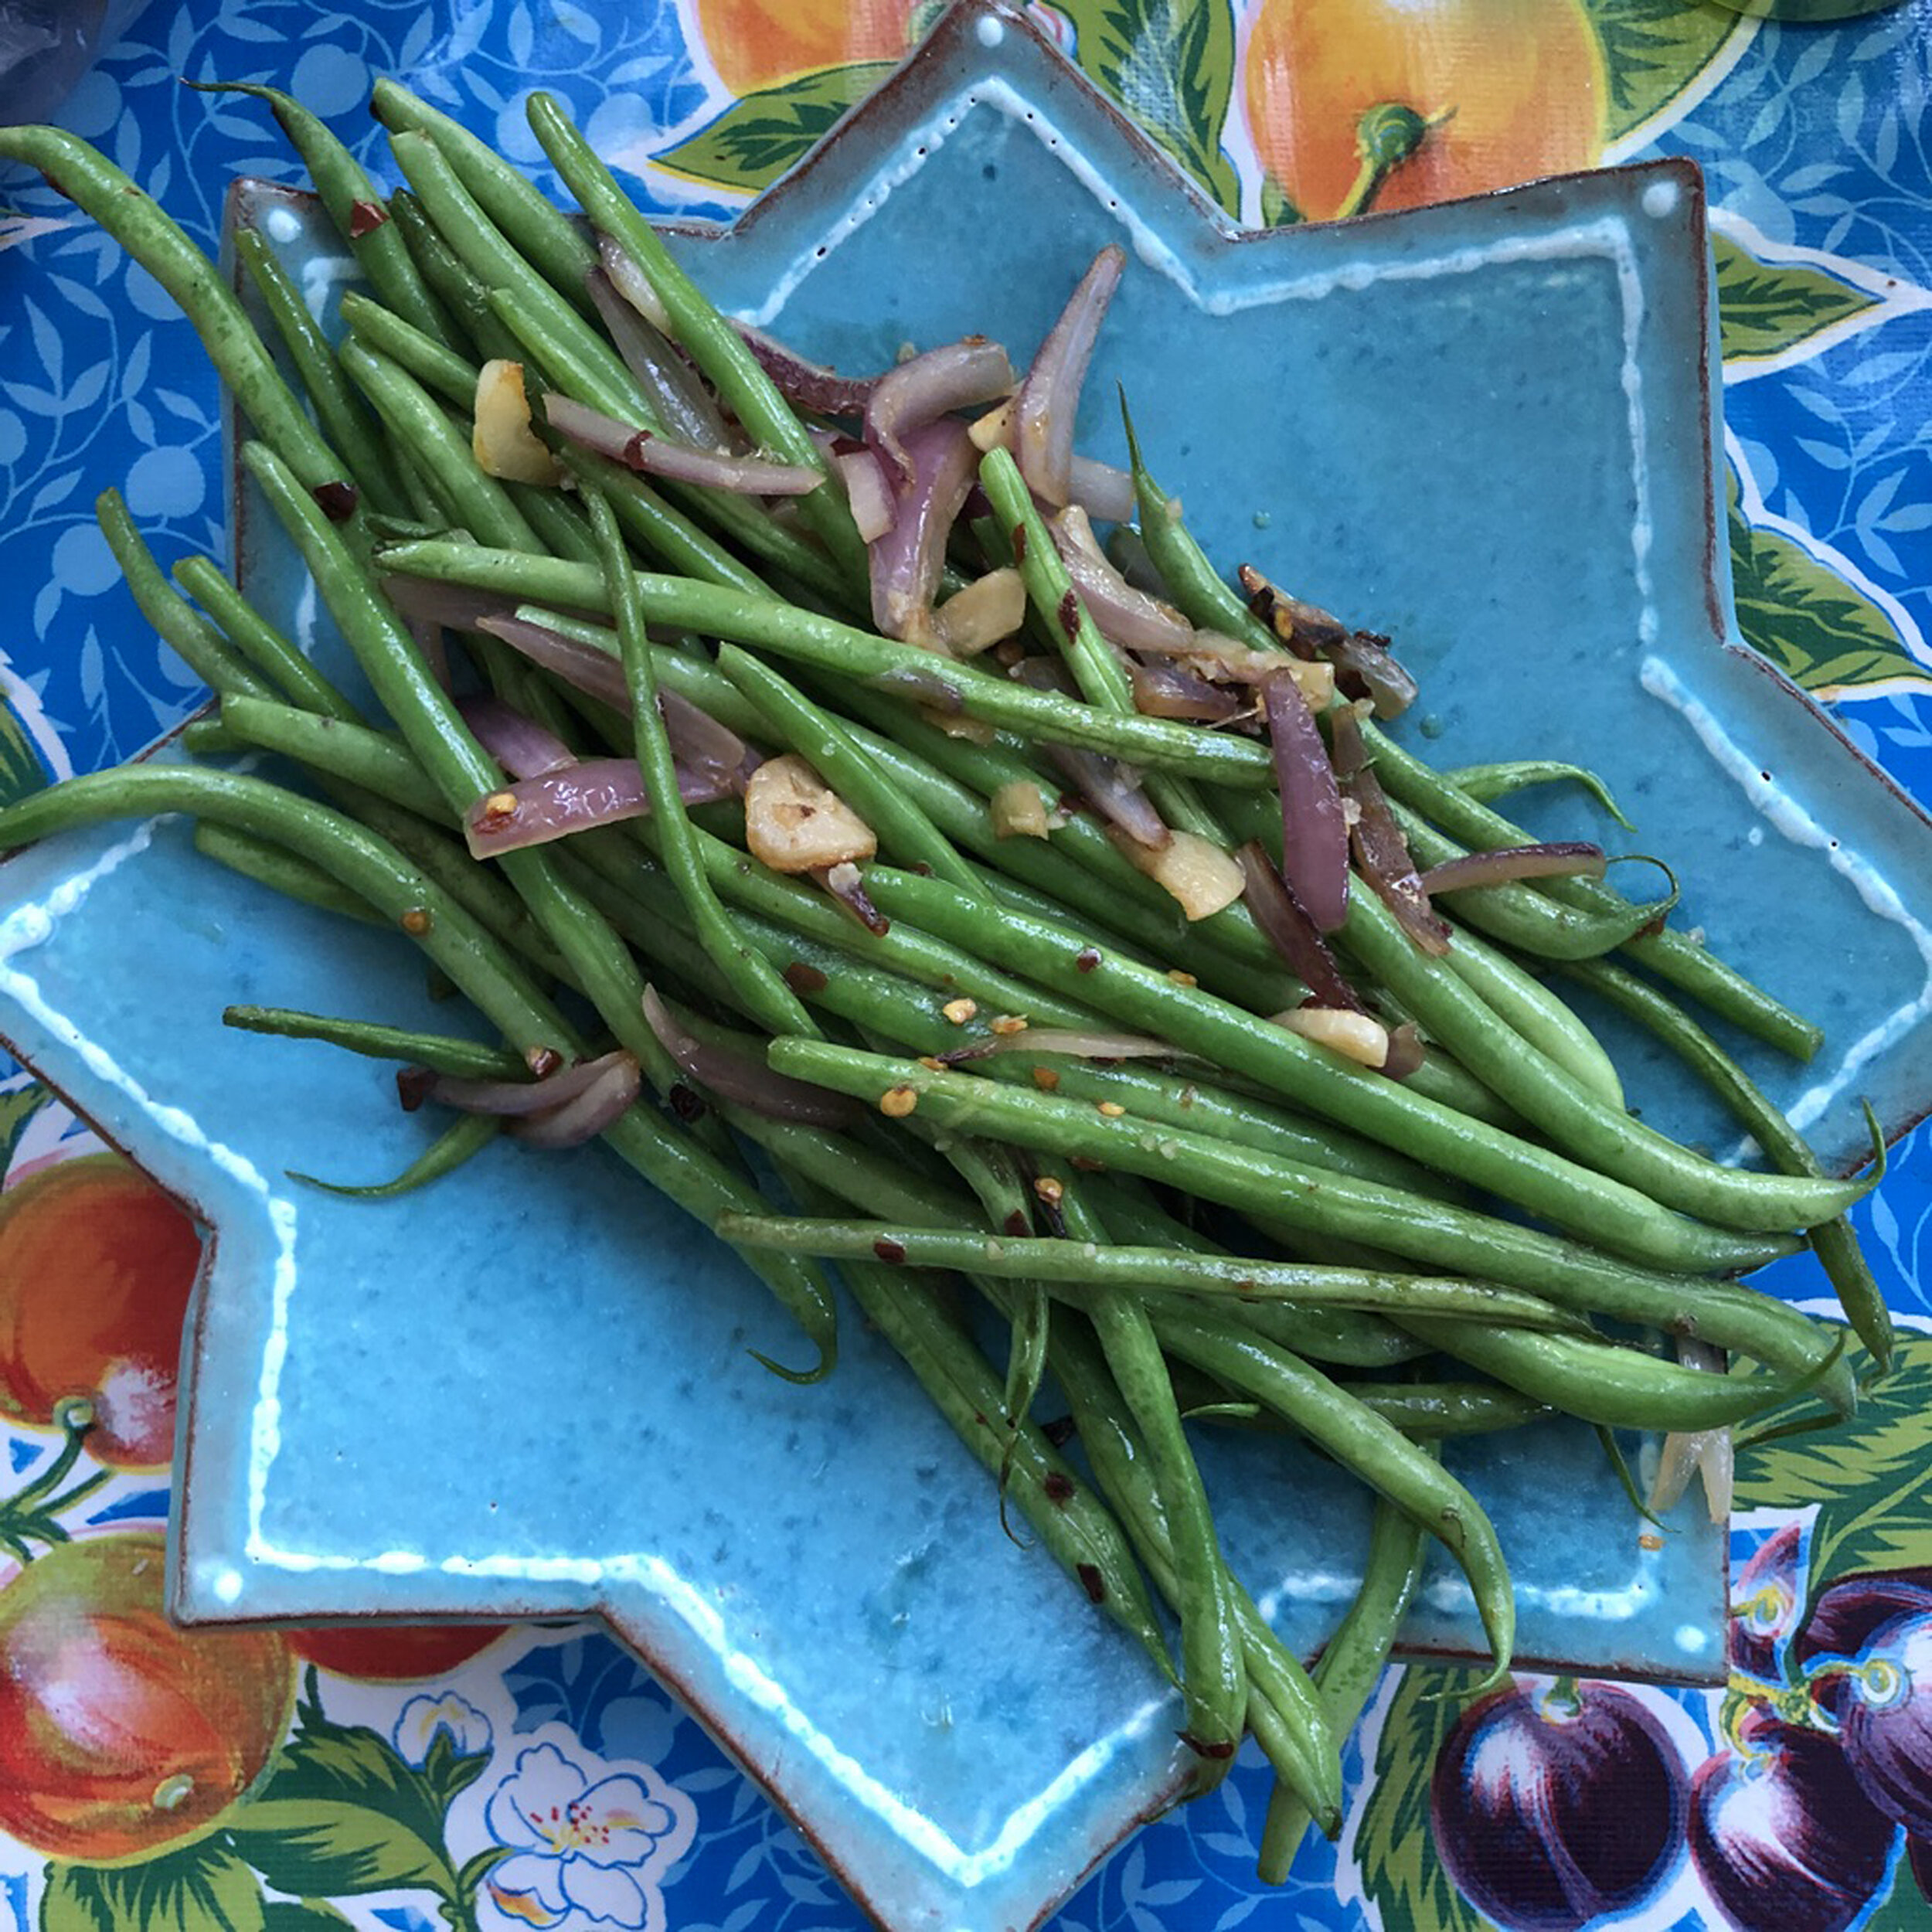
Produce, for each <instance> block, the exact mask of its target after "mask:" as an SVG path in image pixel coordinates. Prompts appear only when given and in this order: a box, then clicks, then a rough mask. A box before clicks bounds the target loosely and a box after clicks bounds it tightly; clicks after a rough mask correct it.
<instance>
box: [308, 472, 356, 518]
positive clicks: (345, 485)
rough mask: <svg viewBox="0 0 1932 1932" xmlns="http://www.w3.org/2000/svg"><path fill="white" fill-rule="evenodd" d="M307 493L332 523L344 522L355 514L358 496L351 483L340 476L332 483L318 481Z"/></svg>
mask: <svg viewBox="0 0 1932 1932" xmlns="http://www.w3.org/2000/svg"><path fill="white" fill-rule="evenodd" d="M309 495H311V496H312V497H314V498H315V501H316V502H318V504H320V505H321V511H322V514H323V515H325V517H327V518H328V520H329V522H332V523H346V522H348V521H349V519H350V518H351V517H352V516H353V515H355V505H356V503H357V501H358V498H357V495H356V491H355V485H354V484H353V483H349V482H344V481H342V480H341V479H340V478H338V479H337V481H335V482H333V483H318V484H317V485H315V488H314V489H312V490H311V491H310V492H309Z"/></svg>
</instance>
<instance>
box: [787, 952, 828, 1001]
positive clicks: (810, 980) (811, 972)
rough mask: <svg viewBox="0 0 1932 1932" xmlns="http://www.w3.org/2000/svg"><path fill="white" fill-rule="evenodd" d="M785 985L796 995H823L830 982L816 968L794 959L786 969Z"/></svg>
mask: <svg viewBox="0 0 1932 1932" xmlns="http://www.w3.org/2000/svg"><path fill="white" fill-rule="evenodd" d="M785 984H786V985H787V986H789V987H790V988H791V990H792V991H793V992H794V993H822V992H824V991H825V988H826V987H827V985H829V984H830V982H829V981H828V980H827V979H826V978H825V975H824V974H823V973H821V971H819V970H818V968H817V967H816V966H808V965H807V964H805V962H804V961H803V960H802V959H794V961H792V962H791V964H790V965H789V966H787V968H785Z"/></svg>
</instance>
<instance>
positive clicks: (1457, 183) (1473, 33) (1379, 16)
mask: <svg viewBox="0 0 1932 1932" xmlns="http://www.w3.org/2000/svg"><path fill="white" fill-rule="evenodd" d="M1243 61H1244V65H1243V75H1242V85H1243V97H1244V100H1245V102H1246V105H1247V117H1248V126H1249V130H1250V133H1251V134H1252V135H1253V141H1254V145H1255V150H1256V152H1257V154H1258V155H1260V159H1261V162H1262V165H1263V166H1264V167H1265V168H1267V170H1268V172H1269V173H1270V174H1271V175H1273V176H1274V179H1276V180H1277V182H1280V184H1281V187H1282V189H1284V191H1285V192H1286V193H1287V197H1288V199H1289V200H1290V201H1291V202H1293V203H1294V206H1295V207H1296V208H1297V209H1298V210H1299V211H1300V213H1301V215H1302V216H1303V217H1304V219H1308V220H1311V221H1325V220H1328V219H1332V217H1334V216H1336V215H1338V214H1341V213H1345V212H1348V211H1349V209H1348V205H1349V200H1350V197H1351V194H1352V191H1353V190H1354V189H1355V185H1356V183H1357V181H1358V179H1359V175H1360V172H1361V167H1362V157H1361V153H1360V151H1359V148H1358V146H1357V145H1356V137H1357V130H1358V128H1359V126H1360V124H1361V121H1362V115H1363V114H1365V113H1366V112H1367V111H1369V109H1371V108H1373V107H1406V108H1409V109H1410V110H1412V111H1413V112H1414V113H1415V114H1417V115H1419V116H1420V117H1421V119H1422V120H1423V121H1424V122H1426V123H1427V131H1425V132H1424V133H1423V134H1422V136H1421V138H1420V143H1419V145H1417V148H1416V149H1415V151H1414V152H1413V154H1412V155H1410V157H1409V158H1407V159H1406V160H1405V161H1403V162H1401V163H1400V165H1398V166H1396V168H1393V170H1392V171H1391V172H1389V174H1388V175H1387V176H1386V178H1385V179H1383V182H1382V183H1381V185H1380V186H1379V189H1378V190H1377V191H1376V195H1375V197H1374V202H1373V205H1374V206H1376V207H1377V208H1414V207H1420V206H1422V205H1423V203H1424V202H1434V201H1446V200H1448V199H1452V198H1453V197H1454V196H1458V195H1474V194H1481V193H1483V192H1486V191H1487V190H1488V189H1492V188H1503V187H1507V186H1509V185H1511V184H1512V183H1513V182H1520V181H1527V180H1529V179H1532V177H1534V176H1536V175H1548V174H1560V173H1562V172H1564V171H1565V170H1566V169H1570V168H1587V167H1590V166H1594V165H1595V163H1596V162H1597V158H1599V156H1600V155H1601V153H1602V151H1603V148H1604V115H1605V82H1604V60H1603V52H1602V49H1601V47H1600V45H1599V44H1598V42H1597V36H1596V34H1595V32H1594V30H1593V29H1592V28H1591V26H1590V22H1589V20H1588V19H1587V18H1586V16H1585V15H1584V14H1583V10H1582V9H1581V8H1580V7H1579V6H1578V5H1576V4H1575V0H1260V4H1259V5H1257V6H1255V7H1254V8H1253V10H1252V12H1251V13H1250V15H1249V18H1248V22H1247V46H1246V50H1245V53H1244V56H1243Z"/></svg>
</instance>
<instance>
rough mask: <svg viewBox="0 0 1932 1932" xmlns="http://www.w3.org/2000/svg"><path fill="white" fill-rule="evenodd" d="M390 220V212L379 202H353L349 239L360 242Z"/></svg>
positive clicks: (350, 212)
mask: <svg viewBox="0 0 1932 1932" xmlns="http://www.w3.org/2000/svg"><path fill="white" fill-rule="evenodd" d="M388 219H389V210H388V209H386V208H385V207H384V206H383V204H382V203H381V202H379V201H357V202H350V203H349V240H351V241H360V240H362V237H363V236H365V235H368V234H372V233H374V232H375V231H376V230H377V229H379V228H380V227H381V226H382V225H383V223H384V222H386V221H387V220H388Z"/></svg>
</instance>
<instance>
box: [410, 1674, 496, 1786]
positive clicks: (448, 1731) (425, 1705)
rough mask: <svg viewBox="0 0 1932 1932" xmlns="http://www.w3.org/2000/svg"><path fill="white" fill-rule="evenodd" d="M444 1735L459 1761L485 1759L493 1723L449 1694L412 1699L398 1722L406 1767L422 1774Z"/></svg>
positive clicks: (446, 1692) (452, 1694) (455, 1696)
mask: <svg viewBox="0 0 1932 1932" xmlns="http://www.w3.org/2000/svg"><path fill="white" fill-rule="evenodd" d="M439 1731H440V1733H442V1734H443V1735H444V1736H445V1737H447V1739H448V1740H450V1748H451V1750H453V1751H454V1752H455V1753H456V1754H457V1757H488V1754H489V1749H490V1744H491V1741H492V1731H491V1728H490V1720H489V1719H488V1717H487V1716H485V1715H484V1713H482V1712H481V1711H480V1710H478V1709H477V1708H476V1706H474V1704H471V1703H469V1702H466V1701H465V1700H464V1699H462V1698H461V1697H458V1696H457V1694H456V1693H455V1692H454V1691H445V1692H444V1693H443V1695H442V1696H440V1697H412V1698H411V1699H410V1701H409V1702H407V1703H406V1704H405V1705H404V1706H403V1709H402V1711H401V1713H400V1715H399V1716H397V1718H396V1729H395V1731H394V1733H393V1737H394V1740H395V1743H396V1750H397V1751H398V1752H399V1753H400V1754H401V1756H402V1757H403V1760H404V1762H405V1763H407V1764H413V1765H414V1766H416V1767H417V1769H418V1770H420V1769H421V1768H422V1767H423V1765H425V1764H427V1763H428V1762H429V1756H430V1746H431V1745H433V1744H434V1743H435V1742H436V1738H437V1733H438V1732H439Z"/></svg>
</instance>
